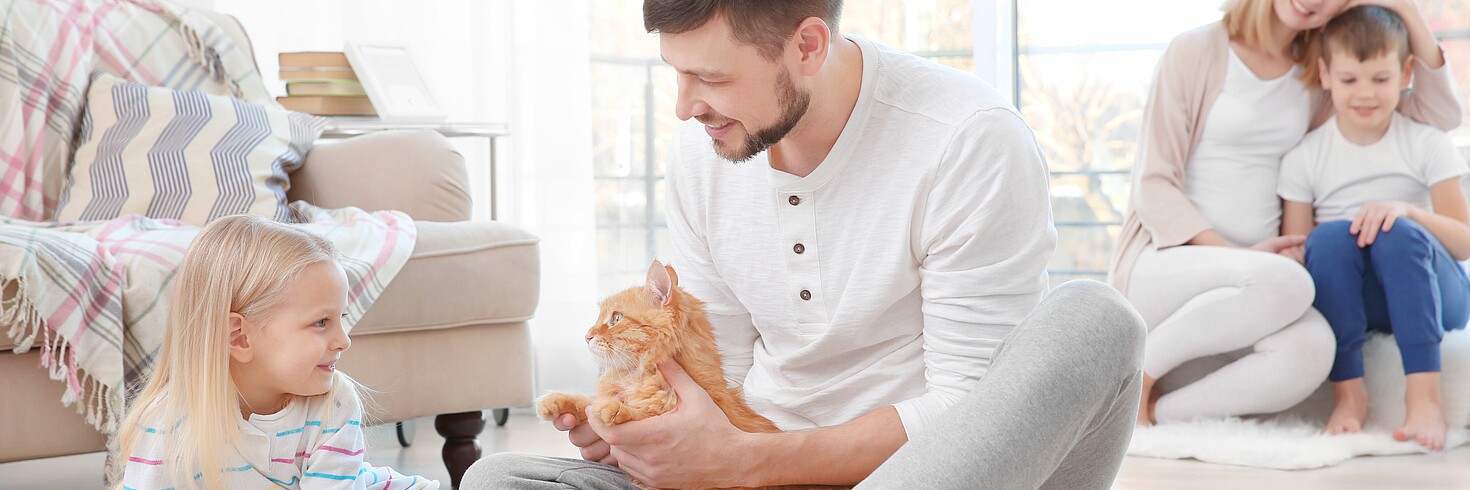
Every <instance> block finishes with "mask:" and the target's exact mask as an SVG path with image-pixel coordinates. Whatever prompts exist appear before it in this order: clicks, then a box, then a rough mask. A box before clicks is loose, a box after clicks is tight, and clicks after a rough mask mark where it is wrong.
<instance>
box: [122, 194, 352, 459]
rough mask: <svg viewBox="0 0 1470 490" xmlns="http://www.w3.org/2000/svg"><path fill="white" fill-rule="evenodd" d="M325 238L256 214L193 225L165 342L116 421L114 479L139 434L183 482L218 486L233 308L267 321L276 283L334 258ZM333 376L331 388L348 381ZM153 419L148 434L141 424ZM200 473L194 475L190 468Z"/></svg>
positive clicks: (229, 398) (235, 434)
mask: <svg viewBox="0 0 1470 490" xmlns="http://www.w3.org/2000/svg"><path fill="white" fill-rule="evenodd" d="M337 260H338V252H337V250H336V248H335V247H333V246H332V243H331V242H329V241H327V240H326V239H323V238H322V237H320V236H317V235H316V234H314V233H311V232H308V231H306V230H302V229H300V228H296V227H292V226H288V225H284V224H281V223H276V222H273V221H270V220H268V219H265V218H261V217H259V216H248V215H241V216H228V217H224V218H220V219H217V220H214V221H213V222H211V223H209V225H208V226H205V227H204V229H203V230H201V231H200V232H199V236H197V237H196V238H194V241H193V243H191V244H189V249H188V251H187V252H185V253H184V259H183V261H182V263H180V264H179V268H178V270H177V271H176V272H175V274H174V284H173V296H172V299H173V301H172V303H171V304H170V305H169V311H168V326H167V330H166V331H165V334H164V340H163V348H162V349H161V350H160V353H159V355H158V361H157V363H156V364H155V365H154V367H153V372H152V373H151V374H150V375H149V378H148V381H147V383H146V385H144V388H143V390H142V392H141V393H139V395H138V396H137V397H136V398H135V399H134V400H133V401H132V402H131V403H130V404H129V405H130V406H129V408H128V411H127V416H126V417H124V418H123V422H122V425H121V426H120V427H118V434H117V437H116V441H117V442H118V446H117V448H116V452H115V455H116V457H114V458H113V468H112V474H111V479H112V483H113V484H116V485H118V486H119V487H120V486H121V484H122V476H123V471H124V470H125V469H126V467H127V464H128V456H129V455H130V453H131V452H133V451H134V450H135V449H136V448H137V446H138V443H139V440H140V439H142V438H143V437H165V438H166V439H165V441H166V442H165V443H164V444H162V447H163V448H164V450H163V461H164V464H165V465H168V468H169V471H170V473H171V474H172V475H173V480H174V484H176V485H177V486H179V487H181V488H195V487H197V486H203V487H204V488H223V485H224V483H223V480H222V476H223V475H222V474H221V468H222V464H223V463H222V462H223V461H224V460H225V458H226V457H228V456H229V455H230V454H232V451H231V449H230V448H232V447H236V445H237V444H238V443H239V442H240V433H239V430H238V429H239V427H238V424H237V422H236V421H237V420H239V419H240V408H239V402H238V400H239V392H238V391H237V389H236V387H235V383H234V381H233V379H232V378H231V377H230V373H229V370H230V351H229V342H230V314H231V313H238V314H240V315H241V316H244V317H246V318H248V319H250V320H251V321H252V322H258V323H265V322H267V321H269V320H270V317H271V314H272V312H273V311H274V310H275V308H276V307H277V306H278V305H280V304H281V302H282V301H284V300H285V299H286V298H285V297H284V296H283V295H282V294H281V290H282V289H283V287H284V286H285V285H286V283H287V282H289V281H291V280H293V279H294V278H296V277H297V276H298V275H300V274H301V272H302V271H304V270H306V269H307V268H308V267H311V266H314V265H317V264H322V263H331V264H334V265H335V264H337ZM342 378H345V376H341V377H338V379H337V381H336V382H333V383H332V390H331V392H329V394H331V395H334V396H335V395H337V394H338V393H339V392H340V390H342V389H352V388H353V387H352V386H351V385H352V384H353V383H351V382H350V381H349V382H341V380H342ZM149 423H153V424H159V425H160V427H156V428H155V429H157V430H155V431H154V432H157V433H156V434H152V435H145V432H147V431H146V429H145V427H144V424H149ZM195 474H199V475H200V476H199V479H198V480H196V479H194V477H193V475H195Z"/></svg>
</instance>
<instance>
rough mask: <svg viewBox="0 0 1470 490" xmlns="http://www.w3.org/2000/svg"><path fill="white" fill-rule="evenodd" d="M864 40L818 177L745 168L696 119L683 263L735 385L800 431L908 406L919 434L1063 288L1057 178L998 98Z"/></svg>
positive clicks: (763, 160) (682, 164)
mask: <svg viewBox="0 0 1470 490" xmlns="http://www.w3.org/2000/svg"><path fill="white" fill-rule="evenodd" d="M849 38H850V39H852V40H853V41H854V42H856V43H857V45H858V46H859V47H860V48H861V49H862V55H863V78H862V88H861V91H860V94H859V96H858V101H857V104H856V106H855V107H854V108H853V112H852V115H851V117H850V118H849V119H848V122H847V124H846V126H845V127H844V128H843V130H842V133H841V135H840V136H839V137H838V139H837V142H836V144H835V145H834V146H833V148H832V150H831V152H829V153H828V155H827V157H826V159H825V160H823V161H822V162H821V164H820V165H819V166H818V167H817V168H816V169H815V170H814V171H813V172H812V173H811V174H810V175H807V176H806V177H797V176H794V175H791V174H787V173H784V172H781V171H778V170H775V169H772V168H771V166H770V161H769V159H768V156H767V155H766V154H765V153H762V154H759V155H756V157H754V158H752V159H751V160H750V161H748V162H745V163H742V164H739V165H736V164H733V163H731V162H729V161H726V160H723V159H721V158H720V157H719V156H718V155H716V154H715V152H714V151H713V149H712V147H711V142H710V139H709V136H708V135H707V133H705V131H703V129H702V128H701V127H700V125H699V124H698V123H697V122H695V121H693V120H691V121H689V122H688V123H687V124H683V125H681V126H680V128H679V129H678V131H677V132H676V134H675V137H674V141H673V142H672V144H671V145H670V155H669V165H668V174H667V179H668V180H667V181H668V185H667V196H666V203H667V207H666V209H665V211H666V213H667V218H668V224H669V236H670V241H671V243H672V245H673V249H674V262H673V264H672V265H673V266H674V267H675V268H676V269H678V271H679V277H680V279H681V281H680V282H681V284H680V285H681V286H683V288H684V289H685V290H687V291H689V292H690V293H692V294H694V295H695V296H697V297H699V298H701V299H703V300H704V301H706V309H707V310H708V313H709V314H710V320H711V322H712V324H713V325H714V328H715V336H716V340H717V341H718V342H719V345H720V351H721V354H722V355H723V356H724V362H725V370H726V376H727V378H728V381H730V382H731V383H732V384H736V385H742V386H743V388H744V392H745V396H746V398H747V399H748V401H749V402H750V405H751V406H752V407H753V408H755V409H756V410H757V411H758V412H760V413H761V414H762V415H764V416H766V417H767V418H770V419H771V420H772V421H773V422H775V423H776V424H777V425H778V426H780V427H781V428H782V429H786V430H794V429H802V428H809V427H814V426H830V425H836V424H841V423H844V422H847V421H850V420H853V419H855V418H857V417H859V416H861V415H863V414H866V413H868V412H871V411H873V410H875V409H878V408H881V407H883V406H885V405H893V406H895V408H897V410H898V414H899V417H900V418H901V419H902V421H903V425H904V429H905V430H906V431H907V433H908V434H909V435H910V436H912V435H913V434H915V433H917V431H919V430H921V429H923V428H924V427H926V426H929V425H932V424H934V423H937V422H938V421H939V417H940V414H941V413H942V412H943V411H944V410H945V409H947V408H949V407H950V406H951V405H953V404H954V403H955V401H956V400H957V399H958V398H959V397H961V396H963V395H964V394H965V393H967V392H969V391H970V389H971V388H973V386H974V385H975V383H976V382H977V381H978V380H979V379H980V378H981V377H983V376H984V375H985V372H986V370H987V369H988V368H989V366H990V361H991V359H992V357H993V356H994V354H995V349H996V347H998V346H999V345H1000V342H1001V339H1003V338H1004V337H1005V335H1006V334H1007V333H1009V332H1010V331H1011V329H1013V328H1014V327H1015V325H1016V324H1018V323H1019V322H1020V321H1021V319H1022V318H1024V317H1025V316H1026V315H1027V314H1028V313H1030V312H1031V310H1032V308H1034V307H1035V306H1036V304H1037V303H1039V302H1040V300H1041V297H1042V296H1043V295H1044V294H1045V291H1046V287H1047V278H1046V272H1045V269H1046V264H1047V261H1048V259H1049V258H1050V256H1051V253H1052V250H1053V249H1054V247H1055V243H1056V231H1055V229H1054V228H1053V227H1052V223H1051V210H1050V203H1049V201H1048V183H1049V178H1048V175H1047V170H1046V166H1045V164H1044V163H1043V161H1042V157H1041V154H1040V151H1039V149H1038V147H1037V144H1036V141H1035V137H1034V135H1033V134H1032V132H1031V130H1030V129H1029V128H1028V127H1027V126H1026V125H1025V123H1024V122H1022V120H1021V118H1020V117H1019V115H1018V114H1017V113H1016V111H1015V109H1014V108H1013V107H1011V106H1009V105H1008V104H1007V103H1006V102H1005V100H1004V99H1003V98H1002V97H1001V96H1000V95H999V94H998V93H996V92H995V91H994V90H993V89H991V88H990V87H989V86H987V85H985V84H984V83H983V82H981V81H979V80H978V79H976V78H975V77H974V76H973V75H970V74H967V73H964V72H960V71H957V70H953V69H950V68H947V67H943V66H940V65H937V64H934V63H932V62H929V61H925V60H923V59H920V58H917V57H914V56H912V55H909V54H906V53H902V52H899V51H896V50H892V49H889V48H887V47H884V46H881V45H878V44H876V43H873V42H871V41H868V40H867V39H864V38H861V37H857V36H849ZM1020 362H1024V360H1021V361H1020Z"/></svg>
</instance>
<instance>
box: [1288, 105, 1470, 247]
mask: <svg viewBox="0 0 1470 490" xmlns="http://www.w3.org/2000/svg"><path fill="white" fill-rule="evenodd" d="M1466 173H1470V167H1467V165H1466V162H1465V158H1464V157H1462V156H1461V155H1460V153H1459V152H1458V151H1456V150H1455V145H1454V142H1453V141H1452V140H1451V138H1450V136H1449V135H1448V134H1446V133H1444V132H1443V131H1440V130H1438V129H1435V128H1433V127H1430V126H1427V125H1424V124H1420V123H1418V122H1415V121H1414V120H1412V119H1409V118H1408V117H1405V116H1404V115H1403V114H1399V113H1398V112H1395V113H1394V114H1393V120H1392V121H1390V122H1389V126H1388V132H1387V133H1384V135H1383V138H1382V139H1379V140H1378V141H1377V142H1375V143H1372V144H1369V145H1358V144H1355V143H1353V142H1351V141H1348V140H1347V138H1346V137H1344V136H1343V135H1342V131H1340V130H1338V128H1337V117H1336V116H1333V117H1332V119H1329V120H1328V121H1327V123H1326V124H1323V125H1322V127H1319V128H1317V129H1315V130H1313V131H1312V132H1310V133H1307V136H1306V137H1304V138H1302V141H1301V143H1299V144H1297V146H1296V148H1293V149H1292V150H1291V151H1290V152H1287V154H1286V157H1285V158H1284V159H1283V160H1282V162H1281V178H1280V181H1279V183H1278V187H1277V193H1278V194H1279V195H1280V196H1281V198H1282V199H1286V200H1288V201H1293V202H1300V203H1310V204H1311V205H1312V208H1313V209H1314V210H1315V211H1316V213H1315V214H1316V220H1317V223H1326V222H1329V221H1340V220H1352V219H1353V218H1354V217H1356V215H1357V213H1358V209H1359V208H1362V207H1363V205H1365V204H1368V203H1373V202H1382V201H1403V202H1406V203H1409V204H1412V205H1414V206H1418V207H1420V208H1422V209H1431V210H1432V209H1433V204H1432V202H1431V199H1430V195H1429V187H1430V186H1433V185H1434V184H1437V183H1440V182H1443V181H1445V180H1448V179H1458V178H1460V177H1462V176H1464V175H1465V174H1466Z"/></svg>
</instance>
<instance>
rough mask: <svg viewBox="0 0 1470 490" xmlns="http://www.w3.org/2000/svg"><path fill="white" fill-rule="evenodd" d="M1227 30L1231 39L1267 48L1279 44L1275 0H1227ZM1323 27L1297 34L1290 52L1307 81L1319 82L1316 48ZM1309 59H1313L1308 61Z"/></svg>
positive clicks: (1292, 41)
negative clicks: (1273, 28)
mask: <svg viewBox="0 0 1470 490" xmlns="http://www.w3.org/2000/svg"><path fill="white" fill-rule="evenodd" d="M1223 10H1224V11H1225V19H1224V24H1225V32H1226V33H1228V34H1229V35H1230V39H1239V40H1240V41H1241V42H1243V43H1245V44H1246V45H1249V46H1251V47H1254V48H1266V47H1269V46H1272V45H1275V44H1276V38H1275V35H1274V34H1272V33H1271V22H1272V21H1273V20H1275V19H1276V10H1275V7H1274V6H1273V5H1272V1H1271V0H1227V1H1226V2H1225V7H1224V9H1223ZM1320 34H1321V33H1320V30H1319V29H1310V30H1305V31H1301V32H1298V33H1296V37H1294V38H1292V40H1291V46H1290V48H1289V50H1288V52H1287V54H1288V55H1290V56H1291V61H1292V62H1293V63H1296V64H1297V65H1299V66H1301V67H1302V75H1301V79H1302V80H1303V81H1306V82H1307V83H1316V81H1317V63H1316V62H1315V61H1313V60H1315V59H1316V58H1315V57H1314V56H1313V53H1312V51H1313V50H1314V49H1315V47H1316V46H1317V44H1318V42H1317V38H1318V37H1320ZM1308 61H1312V62H1311V63H1308Z"/></svg>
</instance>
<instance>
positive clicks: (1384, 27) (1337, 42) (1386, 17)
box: [1321, 5, 1409, 76]
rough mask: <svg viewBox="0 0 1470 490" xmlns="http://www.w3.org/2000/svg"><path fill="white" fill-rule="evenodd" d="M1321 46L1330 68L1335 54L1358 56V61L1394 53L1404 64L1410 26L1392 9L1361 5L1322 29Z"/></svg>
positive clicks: (1339, 15)
mask: <svg viewBox="0 0 1470 490" xmlns="http://www.w3.org/2000/svg"><path fill="white" fill-rule="evenodd" d="M1322 44H1323V46H1322V52H1321V57H1322V60H1323V61H1326V62H1327V64H1328V65H1331V64H1332V56H1333V55H1334V54H1335V52H1336V51H1342V52H1344V53H1347V54H1350V55H1352V56H1355V57H1357V59H1358V61H1367V60H1369V59H1372V58H1375V57H1377V56H1379V55H1382V54H1385V53H1389V52H1390V51H1391V52H1393V54H1394V55H1396V56H1397V59H1398V62H1399V63H1400V64H1402V63H1403V62H1404V61H1407V60H1408V59H1409V27H1408V26H1407V25H1405V24H1404V19H1403V18H1401V17H1399V14H1396V13H1394V12H1393V11H1392V10H1389V9H1386V8H1383V7H1379V6H1377V5H1362V6H1358V7H1353V8H1351V9H1348V10H1346V11H1344V12H1343V13H1341V14H1337V17H1333V18H1332V20H1330V21H1328V22H1327V27H1324V28H1323V29H1322ZM1323 76H1326V75H1325V74H1324V75H1323Z"/></svg>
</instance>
